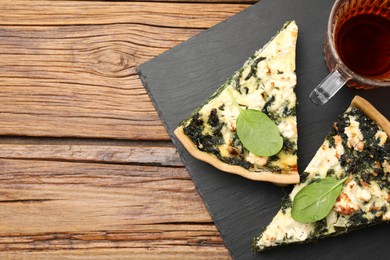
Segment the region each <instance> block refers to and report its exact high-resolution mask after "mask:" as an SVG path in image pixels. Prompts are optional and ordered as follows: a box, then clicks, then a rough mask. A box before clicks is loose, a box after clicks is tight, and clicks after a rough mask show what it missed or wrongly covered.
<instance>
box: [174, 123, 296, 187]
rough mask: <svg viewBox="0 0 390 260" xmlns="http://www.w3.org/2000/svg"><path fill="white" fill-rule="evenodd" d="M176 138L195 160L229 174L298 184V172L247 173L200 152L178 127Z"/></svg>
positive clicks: (276, 182) (251, 178)
mask: <svg viewBox="0 0 390 260" xmlns="http://www.w3.org/2000/svg"><path fill="white" fill-rule="evenodd" d="M174 133H175V135H176V137H177V138H178V139H179V141H180V142H181V143H182V144H183V146H184V147H185V148H186V149H187V151H188V152H189V153H190V154H191V155H192V156H194V157H195V158H197V159H198V160H201V161H204V162H207V163H209V164H211V165H213V166H214V167H215V168H217V169H219V170H221V171H224V172H229V173H234V174H237V175H240V176H242V177H244V178H247V179H250V180H254V181H266V182H271V183H274V184H276V185H287V184H293V183H298V182H299V174H298V171H290V173H289V174H281V173H279V172H270V171H269V172H253V171H248V170H246V169H244V168H242V167H240V166H237V165H230V164H227V163H224V162H222V161H220V160H219V159H218V158H217V157H216V156H214V155H213V154H210V153H206V152H203V151H200V150H199V149H198V147H196V145H195V144H194V143H193V142H192V140H191V139H190V138H189V137H188V136H187V135H186V134H184V132H183V127H182V126H179V127H178V128H176V130H175V131H174Z"/></svg>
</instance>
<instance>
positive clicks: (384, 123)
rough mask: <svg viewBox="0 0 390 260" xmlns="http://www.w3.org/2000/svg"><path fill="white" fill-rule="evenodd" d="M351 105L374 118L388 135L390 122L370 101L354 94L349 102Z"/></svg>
mask: <svg viewBox="0 0 390 260" xmlns="http://www.w3.org/2000/svg"><path fill="white" fill-rule="evenodd" d="M351 104H352V106H354V107H356V108H358V109H360V110H361V111H362V112H363V113H364V114H365V115H366V116H368V117H369V118H371V119H372V120H374V121H375V122H376V123H377V124H378V125H379V126H380V127H381V128H382V130H383V131H384V132H385V133H386V134H387V135H388V136H390V122H389V120H387V118H386V117H384V116H383V115H382V114H381V113H380V112H379V111H378V110H376V108H375V107H374V106H373V105H371V103H370V102H368V101H367V100H365V99H364V98H362V97H360V96H355V97H354V99H353V100H352V102H351Z"/></svg>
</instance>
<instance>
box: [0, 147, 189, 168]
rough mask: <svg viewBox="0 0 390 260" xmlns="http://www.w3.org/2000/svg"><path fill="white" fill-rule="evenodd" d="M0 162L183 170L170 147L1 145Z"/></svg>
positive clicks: (174, 149) (173, 148) (173, 149)
mask: <svg viewBox="0 0 390 260" xmlns="http://www.w3.org/2000/svg"><path fill="white" fill-rule="evenodd" d="M0 158H4V159H30V160H31V159H34V160H51V161H53V160H57V161H70V162H72V161H73V162H101V163H122V164H124V163H125V164H146V165H160V166H183V164H182V162H181V160H180V157H179V155H178V154H177V153H176V148H175V147H173V146H172V145H170V146H161V145H155V144H149V145H139V144H133V145H126V146H118V145H77V144H76V145H75V144H67V145H64V144H62V145H55V144H43V145H42V144H0Z"/></svg>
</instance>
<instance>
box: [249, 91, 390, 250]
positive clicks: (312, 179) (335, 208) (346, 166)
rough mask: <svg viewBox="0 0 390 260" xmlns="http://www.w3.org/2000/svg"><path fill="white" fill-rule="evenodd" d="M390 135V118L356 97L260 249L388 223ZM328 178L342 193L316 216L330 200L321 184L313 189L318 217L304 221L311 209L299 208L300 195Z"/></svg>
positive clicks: (263, 236) (260, 242) (268, 229)
mask: <svg viewBox="0 0 390 260" xmlns="http://www.w3.org/2000/svg"><path fill="white" fill-rule="evenodd" d="M389 136H390V122H389V121H388V120H387V119H386V118H385V117H384V116H383V115H381V114H380V113H379V112H378V111H377V110H376V109H375V108H374V107H373V106H372V105H371V104H370V103H368V102H367V101H366V100H365V99H363V98H361V97H359V96H356V97H355V98H354V99H353V101H352V104H351V106H350V107H349V108H348V109H347V110H346V111H345V112H344V113H343V114H342V115H341V116H340V118H339V120H338V121H337V122H335V124H334V125H333V128H332V130H331V131H330V132H329V134H328V135H327V137H326V138H325V141H324V142H323V144H322V146H321V147H320V149H319V150H318V151H317V153H316V154H315V156H314V157H313V159H312V160H311V162H310V163H309V165H308V166H307V168H306V170H305V171H304V172H303V174H302V176H301V183H300V184H297V185H295V187H294V188H293V190H292V192H291V193H290V194H289V195H288V196H287V197H286V198H285V199H284V201H283V202H282V207H281V209H280V210H279V212H278V213H277V214H276V216H275V217H274V219H273V220H272V222H271V223H270V224H269V225H268V226H267V227H266V229H265V230H264V232H263V233H262V234H261V235H260V236H259V237H258V238H256V239H255V245H254V246H255V249H256V250H257V251H264V250H266V249H270V248H272V247H277V246H281V245H285V244H292V243H303V242H310V241H313V240H317V239H321V238H325V237H329V236H335V235H340V234H343V233H347V232H349V231H350V230H352V229H357V228H362V227H366V226H369V225H374V224H378V223H382V222H389V221H390V137H389ZM329 178H330V179H333V180H335V181H339V183H340V182H341V183H342V185H340V186H341V187H340V193H339V194H336V196H335V201H333V203H330V204H329V206H330V207H329V210H330V211H327V210H326V211H325V214H323V218H317V219H316V218H315V217H316V216H318V214H319V212H320V211H321V210H323V209H324V205H325V204H327V203H328V201H329V200H327V199H324V198H325V196H318V193H319V192H320V188H319V186H316V189H315V190H314V192H313V193H311V194H309V193H308V192H306V193H305V195H304V196H306V197H305V198H304V199H305V200H306V201H307V199H310V197H313V196H314V197H315V198H316V200H314V202H316V207H314V208H315V210H313V208H311V210H310V213H314V214H313V215H312V216H313V217H314V219H313V221H311V220H309V221H307V220H305V221H301V219H302V218H306V219H307V217H308V215H311V214H308V213H309V212H308V211H307V210H306V211H304V210H305V208H300V209H303V211H300V210H294V205H296V200H295V198H296V197H298V198H299V199H302V198H303V196H302V194H304V192H303V191H304V189H305V188H306V191H307V187H309V185H312V186H311V187H314V186H313V185H315V184H318V183H320V182H321V180H324V179H329ZM340 180H341V181H340ZM323 183H324V182H323ZM322 187H324V186H322ZM300 191H302V192H301V193H300ZM327 191H328V192H331V191H330V190H327ZM316 194H317V195H316ZM328 194H329V193H328ZM301 201H302V200H301ZM305 203H306V202H305ZM306 205H309V204H306ZM312 205H314V203H313V202H312ZM317 206H319V207H317ZM325 207H326V206H325ZM306 209H308V206H306ZM328 212H329V213H328ZM295 213H296V215H295ZM294 216H295V217H294ZM297 218H298V220H296V219H297Z"/></svg>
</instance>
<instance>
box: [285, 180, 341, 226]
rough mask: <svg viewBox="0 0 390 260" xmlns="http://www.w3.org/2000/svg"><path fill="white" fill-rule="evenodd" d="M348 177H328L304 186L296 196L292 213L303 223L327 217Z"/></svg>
mask: <svg viewBox="0 0 390 260" xmlns="http://www.w3.org/2000/svg"><path fill="white" fill-rule="evenodd" d="M346 179H347V177H345V178H344V179H342V180H337V179H335V178H332V177H326V178H324V179H321V180H320V181H316V182H313V183H311V184H309V185H307V186H305V187H303V188H302V189H301V190H300V191H299V192H298V193H297V194H296V195H295V197H294V200H293V204H292V209H291V215H292V217H293V219H294V220H296V221H298V222H303V223H310V222H316V221H318V220H321V219H323V218H325V217H326V216H327V215H328V214H329V212H330V211H331V210H332V207H333V206H334V204H335V203H336V200H337V198H338V196H339V195H340V193H341V191H342V189H343V183H344V182H345V180H346Z"/></svg>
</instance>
